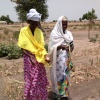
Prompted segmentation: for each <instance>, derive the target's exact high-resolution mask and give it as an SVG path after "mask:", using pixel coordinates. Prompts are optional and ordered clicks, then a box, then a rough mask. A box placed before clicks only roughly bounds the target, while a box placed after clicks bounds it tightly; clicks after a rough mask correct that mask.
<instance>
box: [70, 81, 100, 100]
mask: <svg viewBox="0 0 100 100" xmlns="http://www.w3.org/2000/svg"><path fill="white" fill-rule="evenodd" d="M70 96H71V98H72V100H100V79H93V80H91V81H89V82H87V81H86V82H83V83H80V84H73V85H72V86H71V87H70Z"/></svg>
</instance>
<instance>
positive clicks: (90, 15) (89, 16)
mask: <svg viewBox="0 0 100 100" xmlns="http://www.w3.org/2000/svg"><path fill="white" fill-rule="evenodd" d="M84 19H86V20H88V21H89V23H88V26H89V28H88V38H90V29H91V28H92V25H93V24H94V20H95V19H97V16H96V14H95V10H94V9H93V8H92V11H91V12H90V11H88V13H86V14H83V16H82V20H84Z"/></svg>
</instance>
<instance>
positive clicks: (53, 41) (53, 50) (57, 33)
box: [48, 16, 73, 94]
mask: <svg viewBox="0 0 100 100" xmlns="http://www.w3.org/2000/svg"><path fill="white" fill-rule="evenodd" d="M63 18H64V19H65V16H61V17H59V19H58V21H57V23H56V25H55V27H54V29H53V30H52V32H51V34H50V40H49V46H48V51H49V55H50V59H51V66H52V67H51V70H50V71H51V81H52V83H53V84H52V86H53V87H52V89H53V92H55V93H57V94H58V87H57V78H56V56H57V47H58V46H59V45H62V44H63V43H64V42H66V45H67V44H69V43H70V42H72V41H73V36H72V33H71V32H70V31H68V30H66V31H65V34H64V33H63V28H62V20H63ZM66 20H67V18H66Z"/></svg>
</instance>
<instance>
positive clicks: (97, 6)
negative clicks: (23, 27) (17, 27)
mask: <svg viewBox="0 0 100 100" xmlns="http://www.w3.org/2000/svg"><path fill="white" fill-rule="evenodd" d="M46 4H47V5H48V13H49V17H48V19H47V20H46V21H47V22H49V21H53V20H57V19H58V18H59V17H60V16H62V15H65V16H66V17H67V18H68V20H79V18H81V17H82V15H83V14H85V13H87V12H88V11H91V10H92V8H93V9H94V10H95V14H96V15H97V17H98V19H99V20H100V0H47V3H46ZM15 6H16V4H15V3H13V2H11V1H10V0H0V17H1V16H2V15H5V16H6V15H9V17H10V19H11V20H13V21H18V16H17V13H16V11H15V8H14V7H15Z"/></svg>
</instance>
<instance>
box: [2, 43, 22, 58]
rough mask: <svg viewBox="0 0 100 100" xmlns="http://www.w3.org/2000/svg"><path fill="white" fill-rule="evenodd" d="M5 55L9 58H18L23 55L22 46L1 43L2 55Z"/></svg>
mask: <svg viewBox="0 0 100 100" xmlns="http://www.w3.org/2000/svg"><path fill="white" fill-rule="evenodd" d="M5 56H7V57H8V59H18V58H20V57H21V56H22V51H21V48H19V47H18V46H17V45H16V44H14V43H12V44H10V45H6V44H0V57H5Z"/></svg>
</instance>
